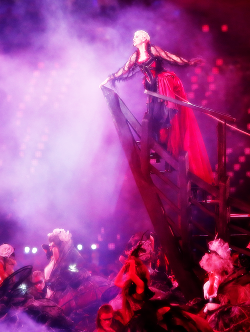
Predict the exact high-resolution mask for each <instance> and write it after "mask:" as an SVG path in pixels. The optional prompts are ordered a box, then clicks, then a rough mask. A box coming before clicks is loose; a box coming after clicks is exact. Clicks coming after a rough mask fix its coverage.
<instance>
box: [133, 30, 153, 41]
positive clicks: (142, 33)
mask: <svg viewBox="0 0 250 332" xmlns="http://www.w3.org/2000/svg"><path fill="white" fill-rule="evenodd" d="M136 32H139V33H140V34H141V35H142V37H145V39H146V40H147V41H148V42H149V41H150V36H149V34H148V33H147V32H146V31H144V30H137V31H136ZM136 32H135V33H136Z"/></svg>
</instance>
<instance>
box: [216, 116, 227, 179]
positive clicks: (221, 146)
mask: <svg viewBox="0 0 250 332" xmlns="http://www.w3.org/2000/svg"><path fill="white" fill-rule="evenodd" d="M217 133H218V138H217V139H218V171H217V172H218V184H219V183H220V182H221V181H223V179H225V178H226V175H227V170H226V125H225V124H223V123H221V122H219V123H218V125H217Z"/></svg>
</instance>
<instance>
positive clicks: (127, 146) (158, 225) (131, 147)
mask: <svg viewBox="0 0 250 332" xmlns="http://www.w3.org/2000/svg"><path fill="white" fill-rule="evenodd" d="M102 91H103V93H104V95H105V97H106V99H107V102H108V105H109V109H110V111H111V113H112V116H113V119H114V123H115V126H116V128H117V132H118V135H119V138H120V141H121V144H122V146H123V149H124V152H125V154H126V157H127V159H128V162H129V166H130V169H131V171H132V173H133V176H134V179H135V181H136V184H137V187H138V189H139V191H140V193H141V196H142V199H143V201H144V204H145V207H146V209H147V211H148V214H149V217H150V219H151V221H152V224H153V226H154V228H155V231H156V233H157V234H158V236H159V240H160V242H161V245H162V247H163V250H164V252H165V253H166V256H167V258H168V261H169V263H170V266H171V269H172V270H173V273H174V275H175V277H176V279H177V281H178V283H179V286H180V288H181V290H182V291H183V294H184V296H185V297H186V299H187V300H189V299H193V298H194V297H201V296H202V286H201V283H200V281H199V279H198V278H197V276H196V275H195V274H194V272H193V271H192V269H191V266H190V264H189V262H187V261H186V260H185V257H184V256H183V254H182V252H181V250H180V248H179V246H178V241H177V239H176V237H175V236H174V233H173V231H172V229H171V227H170V226H169V224H168V216H167V215H166V212H165V209H164V206H163V205H162V202H161V200H160V198H159V195H158V193H157V191H156V190H155V186H154V184H153V182H152V179H151V178H150V177H149V178H148V179H145V177H144V176H143V174H142V171H141V165H140V156H139V154H140V151H139V148H138V146H137V144H136V142H135V140H134V137H133V135H132V133H131V130H130V128H129V126H128V122H127V120H126V118H125V116H124V114H123V113H122V112H121V110H120V104H119V97H118V96H117V94H116V93H115V92H114V91H113V90H111V89H108V88H106V87H103V88H102Z"/></svg>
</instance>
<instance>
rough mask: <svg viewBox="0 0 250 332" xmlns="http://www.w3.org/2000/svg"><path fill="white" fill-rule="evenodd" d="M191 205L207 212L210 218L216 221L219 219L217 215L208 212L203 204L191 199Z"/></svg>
mask: <svg viewBox="0 0 250 332" xmlns="http://www.w3.org/2000/svg"><path fill="white" fill-rule="evenodd" d="M190 203H191V204H193V205H195V206H197V207H198V208H200V209H201V210H202V211H203V212H205V213H206V214H208V215H209V216H211V217H213V218H214V219H215V220H217V219H218V216H217V214H215V213H214V212H212V211H210V210H208V209H207V208H206V207H205V206H203V205H202V204H201V203H199V202H198V201H197V200H196V199H194V198H192V197H190Z"/></svg>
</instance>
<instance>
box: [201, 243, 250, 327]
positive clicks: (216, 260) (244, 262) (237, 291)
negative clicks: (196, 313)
mask: <svg viewBox="0 0 250 332" xmlns="http://www.w3.org/2000/svg"><path fill="white" fill-rule="evenodd" d="M209 249H210V253H209V254H205V255H204V256H203V258H202V260H201V262H200V265H201V267H202V268H203V269H205V270H206V271H207V272H208V273H209V280H208V281H207V282H206V283H205V285H204V297H205V299H208V300H209V303H208V304H207V305H206V307H205V312H206V314H207V320H208V322H209V324H210V326H211V327H212V328H213V329H214V331H230V332H238V331H249V326H250V302H249V299H250V273H249V270H250V257H249V256H247V255H244V254H239V262H240V267H239V268H237V269H235V270H234V269H233V261H232V258H231V256H230V249H229V245H228V243H225V242H224V241H223V240H221V239H217V240H214V241H211V242H210V243H209ZM249 253H250V250H249Z"/></svg>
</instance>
